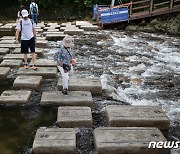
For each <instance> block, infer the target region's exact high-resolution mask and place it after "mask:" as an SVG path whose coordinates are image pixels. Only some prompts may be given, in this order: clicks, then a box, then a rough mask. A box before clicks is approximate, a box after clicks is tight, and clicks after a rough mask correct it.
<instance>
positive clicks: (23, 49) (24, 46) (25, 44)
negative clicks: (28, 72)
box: [21, 40, 28, 69]
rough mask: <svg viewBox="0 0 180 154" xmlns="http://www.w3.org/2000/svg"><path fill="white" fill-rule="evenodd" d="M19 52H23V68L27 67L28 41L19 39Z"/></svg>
mask: <svg viewBox="0 0 180 154" xmlns="http://www.w3.org/2000/svg"><path fill="white" fill-rule="evenodd" d="M21 53H22V54H24V68H25V69H28V63H27V53H28V42H27V41H26V40H21Z"/></svg>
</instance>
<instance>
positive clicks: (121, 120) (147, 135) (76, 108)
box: [0, 21, 169, 154]
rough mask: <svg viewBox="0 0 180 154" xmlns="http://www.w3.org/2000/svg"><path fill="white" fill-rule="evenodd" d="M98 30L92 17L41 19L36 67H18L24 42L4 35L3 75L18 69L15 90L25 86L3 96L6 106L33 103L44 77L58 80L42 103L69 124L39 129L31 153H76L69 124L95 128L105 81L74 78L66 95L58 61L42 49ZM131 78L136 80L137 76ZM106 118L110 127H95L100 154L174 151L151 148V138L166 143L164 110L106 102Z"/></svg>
mask: <svg viewBox="0 0 180 154" xmlns="http://www.w3.org/2000/svg"><path fill="white" fill-rule="evenodd" d="M15 26H16V24H15V23H9V24H6V25H3V24H1V23H0V31H12V30H14V29H15ZM97 30H98V26H97V25H93V24H92V23H90V22H88V21H76V22H74V23H72V22H67V23H62V24H61V25H60V24H58V23H44V22H41V23H39V24H38V25H37V46H36V47H38V48H37V49H36V51H37V52H36V53H37V55H38V58H39V57H41V59H37V61H36V64H37V66H38V69H37V70H33V69H32V68H28V69H27V70H26V69H24V68H22V67H21V68H19V67H20V66H22V60H23V54H20V44H15V42H14V41H15V37H14V36H3V37H1V38H0V61H2V59H3V61H2V63H1V64H0V66H1V67H0V79H6V78H7V76H8V74H9V73H10V70H11V69H10V68H19V70H18V72H17V74H18V77H17V78H16V79H15V80H14V84H13V88H14V89H20V90H8V91H4V92H3V93H2V94H1V96H0V104H1V105H4V106H16V105H30V104H29V100H30V97H31V93H33V92H34V91H37V92H39V89H40V88H41V84H44V83H43V82H44V79H45V80H46V79H51V80H52V79H53V80H55V81H58V84H57V90H54V89H53V91H50V90H49V91H45V92H43V93H42V95H41V101H40V105H48V106H58V112H57V125H58V126H59V127H66V128H45V127H42V128H39V129H38V130H37V132H36V136H35V139H34V143H33V148H32V153H34V154H40V153H41V154H51V153H52V154H56V153H57V154H73V153H74V154H75V153H76V152H77V149H76V132H75V129H74V128H70V127H89V128H90V129H92V127H94V126H93V120H92V113H91V108H93V107H94V106H93V98H92V95H101V94H102V85H101V83H100V80H99V79H88V78H85V79H77V78H70V81H69V92H68V95H64V94H62V92H61V89H62V86H61V79H59V78H57V76H58V72H57V68H56V63H55V62H54V61H52V60H47V59H45V57H43V56H44V54H43V52H44V48H48V45H49V42H48V41H51V40H58V41H59V40H62V39H63V38H64V37H65V36H66V35H67V34H68V35H85V36H82V37H80V38H79V37H78V36H75V38H79V39H77V40H76V41H81V42H86V41H87V40H88V39H84V38H85V37H86V35H87V34H88V33H89V32H88V31H95V32H96V31H97ZM86 31H87V32H86ZM97 35H100V34H97ZM101 37H102V36H101ZM95 43H96V42H95ZM28 60H29V61H30V60H31V56H30V55H28ZM4 66H7V67H4ZM131 81H132V80H131ZM132 82H135V83H136V82H137V80H136V81H132ZM27 89H31V90H33V91H32V92H31V91H30V90H27ZM39 93H41V91H40V92H39ZM106 116H107V121H108V127H104V128H96V129H95V130H94V145H95V152H96V153H97V154H111V153H112V154H120V153H122V154H125V153H131V154H149V153H151V154H159V153H163V154H166V153H169V149H158V148H150V149H148V145H149V142H151V141H157V142H158V141H166V139H165V137H164V136H163V135H162V133H161V132H160V130H167V129H168V128H169V119H168V117H167V116H166V114H165V112H164V111H163V110H162V109H161V108H159V107H142V106H122V105H119V106H117V105H116V106H107V107H106ZM58 126H57V127H58ZM155 127H157V128H155ZM158 128H159V129H160V130H159V129H158ZM77 140H78V138H77ZM77 144H78V142H77ZM84 144H85V143H84ZM78 146H79V145H78ZM82 146H83V145H82Z"/></svg>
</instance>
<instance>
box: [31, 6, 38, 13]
mask: <svg viewBox="0 0 180 154" xmlns="http://www.w3.org/2000/svg"><path fill="white" fill-rule="evenodd" d="M32 13H33V14H37V7H36V4H35V6H34V5H33V4H32Z"/></svg>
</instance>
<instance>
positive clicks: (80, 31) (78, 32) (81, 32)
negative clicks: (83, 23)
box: [64, 28, 84, 35]
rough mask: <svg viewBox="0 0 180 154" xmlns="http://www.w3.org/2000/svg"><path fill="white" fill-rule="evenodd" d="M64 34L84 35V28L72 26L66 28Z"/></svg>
mask: <svg viewBox="0 0 180 154" xmlns="http://www.w3.org/2000/svg"><path fill="white" fill-rule="evenodd" d="M64 34H68V35H84V30H83V29H72V28H68V29H67V28H66V29H65V30H64Z"/></svg>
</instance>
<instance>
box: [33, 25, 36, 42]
mask: <svg viewBox="0 0 180 154" xmlns="http://www.w3.org/2000/svg"><path fill="white" fill-rule="evenodd" d="M33 34H34V38H35V39H36V29H35V28H34V27H33Z"/></svg>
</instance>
